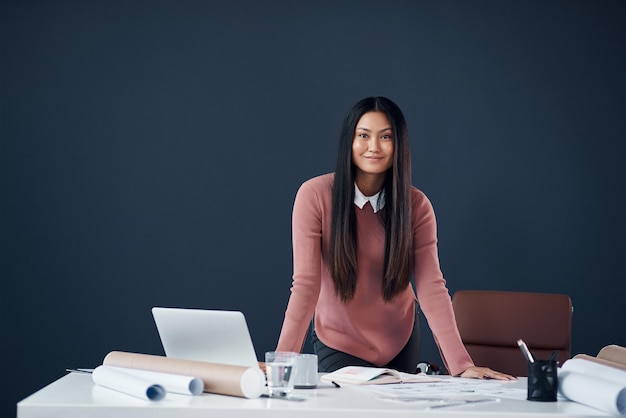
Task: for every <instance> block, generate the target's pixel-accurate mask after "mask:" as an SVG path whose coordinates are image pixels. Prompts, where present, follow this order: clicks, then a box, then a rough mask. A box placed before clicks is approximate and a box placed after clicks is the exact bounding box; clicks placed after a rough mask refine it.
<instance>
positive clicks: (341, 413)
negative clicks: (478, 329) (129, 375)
mask: <svg viewBox="0 0 626 418" xmlns="http://www.w3.org/2000/svg"><path fill="white" fill-rule="evenodd" d="M508 384H512V385H519V386H518V387H521V388H525V387H526V379H524V378H522V379H520V380H518V381H517V382H512V383H508ZM296 394H297V395H298V396H301V397H305V398H306V400H305V401H302V402H293V401H285V400H279V399H269V398H258V399H243V398H236V397H230V396H221V395H214V394H210V393H204V394H202V395H201V396H185V395H176V394H171V393H168V394H167V397H166V398H165V399H164V400H162V401H158V402H150V401H142V400H140V399H135V398H133V397H131V396H128V395H124V394H122V393H118V392H115V391H112V390H110V389H107V388H103V387H99V386H96V385H94V384H93V383H92V380H91V375H88V374H79V373H70V374H68V375H66V376H64V377H62V378H60V379H59V380H57V381H55V382H53V383H51V384H50V385H48V386H46V387H45V388H43V389H41V390H40V391H38V392H36V393H34V394H33V395H31V396H29V397H28V398H26V399H24V400H23V401H21V402H19V403H18V404H17V417H18V418H40V417H42V418H43V417H45V418H48V417H63V418H83V417H86V416H89V417H94V418H98V417H116V418H131V417H132V418H135V417H137V418H144V417H145V418H160V417H173V418H195V417H202V418H206V417H220V418H231V417H233V418H234V417H237V418H242V417H251V418H252V417H253V418H264V417H273V418H281V417H285V418H287V417H289V418H293V417H303V418H309V417H311V418H319V417H323V418H343V417H357V418H374V417H375V418H380V417H381V416H384V417H409V416H410V417H415V416H416V415H419V417H439V418H441V417H485V416H487V417H489V416H491V417H502V416H505V417H511V418H515V417H524V418H534V417H542V418H548V417H550V418H555V417H596V416H606V414H603V413H602V412H601V411H598V410H595V409H591V408H588V407H586V406H584V405H581V404H578V403H574V402H568V401H559V402H549V403H543V402H530V401H525V400H513V399H504V398H503V399H501V400H500V401H499V402H491V403H480V404H475V405H465V406H449V407H445V408H440V409H431V410H415V407H413V408H412V407H411V403H410V402H400V401H390V400H385V399H380V398H378V397H377V396H375V395H372V394H371V393H368V392H367V391H365V390H363V389H359V388H354V387H348V386H346V385H344V386H342V387H341V388H334V387H328V386H324V387H318V388H317V389H302V390H296Z"/></svg>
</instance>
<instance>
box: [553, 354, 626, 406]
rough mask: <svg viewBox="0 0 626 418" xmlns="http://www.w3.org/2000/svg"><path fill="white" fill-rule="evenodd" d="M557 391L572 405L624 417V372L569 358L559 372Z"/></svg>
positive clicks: (625, 377) (625, 378) (625, 391)
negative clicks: (576, 403)
mask: <svg viewBox="0 0 626 418" xmlns="http://www.w3.org/2000/svg"><path fill="white" fill-rule="evenodd" d="M559 391H560V392H561V394H562V395H563V396H565V397H566V398H568V399H569V400H572V401H574V402H579V403H582V404H585V405H587V406H591V407H592V408H596V409H599V410H602V411H605V412H609V413H611V414H613V415H618V416H620V415H621V416H626V371H624V370H620V369H616V368H614V367H610V366H605V365H604V364H600V363H595V362H592V361H588V360H585V359H579V358H575V359H570V360H567V361H566V362H565V363H564V364H563V367H561V370H559Z"/></svg>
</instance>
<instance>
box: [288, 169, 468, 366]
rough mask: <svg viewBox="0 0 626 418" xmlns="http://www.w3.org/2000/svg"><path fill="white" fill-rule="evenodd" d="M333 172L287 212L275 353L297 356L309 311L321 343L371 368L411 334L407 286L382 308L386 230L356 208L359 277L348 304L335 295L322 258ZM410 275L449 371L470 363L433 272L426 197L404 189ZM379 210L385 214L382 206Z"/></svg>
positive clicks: (304, 190)
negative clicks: (287, 272) (287, 254)
mask: <svg viewBox="0 0 626 418" xmlns="http://www.w3.org/2000/svg"><path fill="white" fill-rule="evenodd" d="M333 178H334V174H326V175H322V176H319V177H315V178H313V179H311V180H308V181H306V182H305V183H304V184H302V186H301V187H300V190H299V191H298V194H297V195H296V200H295V203H294V207H293V225H292V228H293V231H292V232H293V260H294V261H293V262H294V274H293V286H292V288H291V296H290V298H289V304H288V306H287V310H286V312H285V320H284V322H283V328H282V331H281V334H280V338H279V340H278V346H277V350H280V351H296V352H300V351H301V349H302V346H303V344H304V340H305V338H306V334H307V331H308V327H309V323H310V321H311V318H312V317H313V315H314V314H315V331H316V333H317V336H318V338H319V339H320V340H321V341H322V342H323V343H324V344H326V345H327V346H329V347H331V348H334V349H336V350H339V351H343V352H346V353H349V354H351V355H353V356H356V357H359V358H362V359H363V360H366V361H369V362H371V363H373V364H375V365H377V366H383V365H385V364H387V363H388V362H389V361H391V360H392V359H393V358H394V357H395V356H396V355H397V354H398V353H399V352H400V351H401V350H402V348H403V347H404V346H405V345H406V343H407V341H408V340H409V337H410V335H411V332H412V330H413V322H414V318H415V316H414V315H415V311H414V309H415V295H414V294H413V290H412V288H411V286H408V287H407V289H406V291H405V292H404V293H401V294H400V295H398V296H397V297H396V298H395V299H393V301H392V302H390V303H386V302H385V301H384V299H383V296H382V284H381V283H382V276H383V256H384V249H383V248H384V242H385V232H384V228H383V226H382V224H381V223H380V221H379V220H378V215H377V214H374V212H373V210H372V207H371V206H370V205H369V204H366V205H365V206H364V207H363V209H359V208H358V207H356V206H355V210H356V219H357V231H358V232H357V234H358V237H357V241H358V242H357V248H358V252H357V259H358V280H357V288H356V293H355V295H354V298H353V299H352V300H350V302H348V303H347V304H344V303H342V302H341V300H340V299H339V298H337V297H336V296H335V293H334V288H333V283H332V278H331V276H330V273H329V271H328V267H327V263H326V257H327V252H328V246H329V235H330V218H331V203H332V202H331V201H332V185H333ZM411 202H412V211H413V228H414V233H413V251H414V260H415V269H414V277H415V283H416V291H417V297H418V301H419V304H420V307H421V309H422V312H423V313H424V314H425V316H426V319H427V320H428V325H429V327H430V329H431V331H432V332H433V335H434V337H435V342H436V343H437V345H438V347H439V350H440V352H441V355H442V358H443V360H444V363H445V366H446V368H447V369H448V371H449V373H450V374H452V375H456V374H459V373H462V372H463V371H465V370H466V369H467V368H468V367H470V366H473V365H474V364H473V362H472V359H471V358H470V356H469V354H468V353H467V351H466V350H465V347H464V346H463V343H462V342H461V338H460V336H459V332H458V330H457V327H456V320H455V318H454V312H453V311H452V304H451V302H450V295H449V294H448V289H447V288H446V283H445V280H444V278H443V274H442V273H441V269H440V268H439V257H438V254H437V226H436V221H435V214H434V211H433V208H432V206H431V204H430V201H429V200H428V198H427V197H426V196H425V195H424V193H422V192H421V191H419V190H418V189H416V188H412V189H411ZM383 210H385V209H383Z"/></svg>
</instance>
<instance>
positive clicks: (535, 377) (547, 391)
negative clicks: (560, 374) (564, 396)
mask: <svg viewBox="0 0 626 418" xmlns="http://www.w3.org/2000/svg"><path fill="white" fill-rule="evenodd" d="M556 368H557V362H556V361H554V360H537V361H535V362H534V363H528V396H527V399H528V400H529V401H540V402H556V393H557V390H558V384H559V379H558V378H557V374H556Z"/></svg>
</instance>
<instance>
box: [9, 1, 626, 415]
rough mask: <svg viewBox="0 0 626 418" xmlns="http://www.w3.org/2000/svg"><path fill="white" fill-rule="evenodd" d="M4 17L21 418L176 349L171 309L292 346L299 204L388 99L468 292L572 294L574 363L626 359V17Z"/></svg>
mask: <svg viewBox="0 0 626 418" xmlns="http://www.w3.org/2000/svg"><path fill="white" fill-rule="evenodd" d="M0 19H1V25H0V26H1V28H0V39H1V40H0V42H1V47H2V49H1V54H2V55H1V62H0V66H1V90H0V94H1V101H0V105H1V108H0V110H1V119H0V129H1V143H0V163H1V164H0V176H1V177H0V181H1V183H0V186H1V189H0V193H1V194H0V199H1V201H0V204H1V206H0V210H1V212H0V215H1V228H2V229H1V231H0V233H1V235H0V237H1V253H0V256H1V259H0V262H1V265H0V267H1V270H0V275H1V279H0V280H1V286H2V288H1V292H0V298H1V301H0V302H1V303H0V320H1V323H0V347H1V348H0V350H1V351H0V358H2V359H3V371H2V375H3V379H4V380H5V383H6V384H5V385H4V386H5V388H6V389H5V391H4V392H3V394H2V409H1V410H0V415H2V416H11V415H13V414H15V408H16V407H15V404H16V403H17V402H18V401H19V400H21V399H23V398H24V397H26V396H28V395H29V394H31V393H33V392H34V391H36V390H38V389H40V388H42V387H43V386H45V385H46V384H48V383H50V382H52V381H53V380H55V379H57V378H59V377H61V376H63V375H64V374H65V371H64V370H65V368H66V367H95V366H97V365H99V364H101V362H102V359H103V358H104V356H105V355H106V354H107V353H108V352H109V351H111V350H127V351H133V352H143V353H153V354H162V349H161V345H160V342H159V339H158V335H157V332H156V329H155V326H154V323H153V321H152V317H151V314H150V308H151V307H153V306H180V307H194V308H207V309H209V308H211V309H230V310H241V311H243V312H244V313H245V315H246V317H247V319H248V324H249V327H250V330H251V334H252V337H253V340H254V343H255V346H256V350H257V354H258V356H259V358H261V357H262V353H263V352H264V351H266V350H269V349H272V348H274V347H275V344H276V341H277V339H278V334H279V332H280V327H281V324H282V319H283V313H284V309H285V307H286V304H287V300H288V297H289V288H290V285H291V272H292V260H291V229H290V228H291V209H292V203H293V199H294V196H295V193H296V191H297V189H298V187H299V185H300V184H301V183H302V182H303V181H305V180H306V179H308V178H310V177H313V176H316V175H318V174H322V173H326V172H330V171H332V170H333V169H334V161H335V153H336V148H337V142H338V135H339V130H340V125H341V121H342V119H343V116H344V114H345V112H346V111H347V110H348V108H349V107H350V106H351V105H352V104H353V103H354V102H355V101H357V100H359V99H361V98H363V97H365V96H370V95H384V96H387V97H390V98H391V99H393V100H394V101H396V102H397V103H398V104H399V105H400V107H401V108H402V109H403V111H404V113H405V115H406V117H407V121H408V124H409V133H410V136H411V140H412V143H411V146H412V162H413V183H414V185H415V186H416V187H418V188H420V189H421V190H423V191H424V192H425V193H426V194H427V195H428V196H429V198H430V199H431V201H432V203H433V205H434V208H435V213H436V214H437V218H438V223H439V249H440V259H441V266H442V270H443V272H444V276H445V277H446V279H447V281H448V286H449V289H450V292H451V293H454V291H456V290H459V289H494V290H513V291H534V292H552V293H566V294H568V295H570V297H571V298H572V301H573V304H574V308H575V312H574V323H573V347H572V348H573V353H574V354H576V353H588V354H593V355H595V354H597V352H598V350H599V349H600V348H601V347H603V346H604V345H607V344H620V345H626V319H625V318H626V315H625V312H624V311H625V309H624V306H626V202H625V200H626V164H625V162H626V152H625V140H626V26H625V25H624V22H625V21H626V3H624V2H623V1H608V0H607V1H592V0H589V1H527V0H524V1H521V0H520V1H517V0H511V1H463V0H459V1H397V0H390V1H384V2H383V1H343V2H342V1H337V2H330V1H329V2H324V1H322V2H319V1H317V2H297V1H294V2H292V1H266V2H262V1H252V0H251V1H210V0H207V1H188V0H182V1H78V0H76V1H2V3H1V17H0ZM520 315H523V312H520ZM425 323H426V322H425V321H423V334H424V339H425V343H424V349H423V352H422V358H423V359H424V360H430V361H434V362H438V363H440V364H441V361H440V358H439V354H438V351H437V349H436V346H435V345H434V343H433V341H432V336H431V334H430V331H429V330H428V328H427V327H426V326H425ZM305 348H308V347H305ZM520 355H521V354H520ZM7 386H8V388H7Z"/></svg>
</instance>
